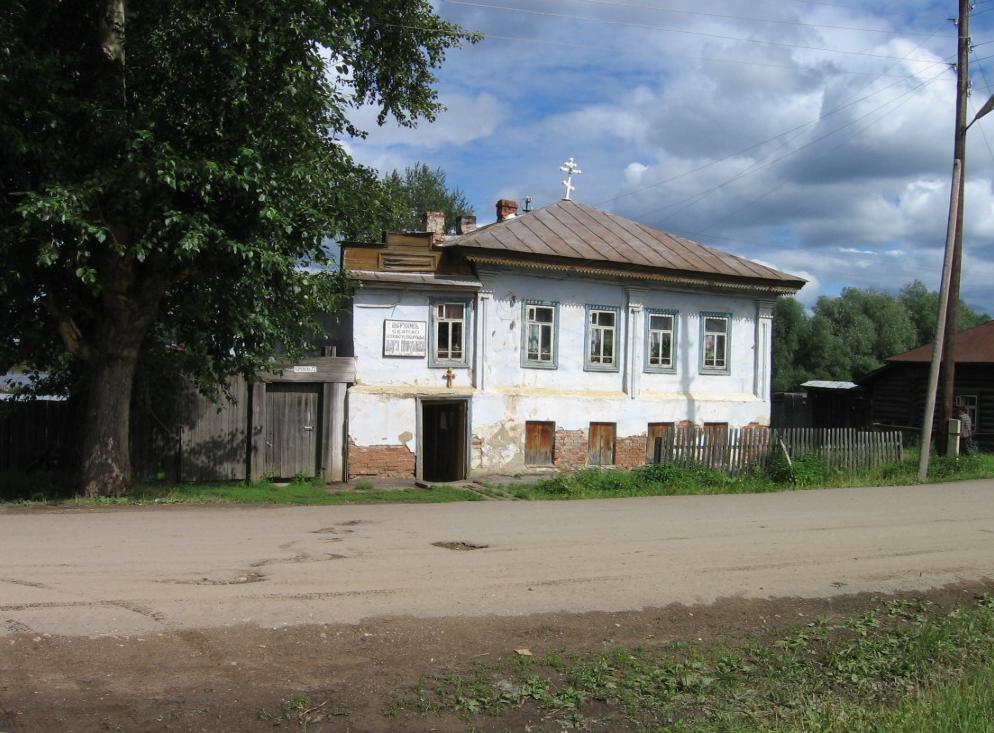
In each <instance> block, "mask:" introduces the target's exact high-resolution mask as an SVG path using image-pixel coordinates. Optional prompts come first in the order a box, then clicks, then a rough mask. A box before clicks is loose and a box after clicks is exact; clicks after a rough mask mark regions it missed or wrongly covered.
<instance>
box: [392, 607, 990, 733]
mask: <svg viewBox="0 0 994 733" xmlns="http://www.w3.org/2000/svg"><path fill="white" fill-rule="evenodd" d="M519 651H520V652H522V653H523V654H524V655H522V656H517V657H515V658H513V659H511V660H506V661H505V662H503V663H502V664H491V665H477V666H476V668H475V671H471V672H469V673H462V674H460V673H450V674H443V675H440V676H437V677H433V678H426V679H424V680H423V681H422V683H421V684H420V685H419V686H418V687H416V688H413V689H411V690H409V691H407V692H406V693H404V694H402V695H401V696H400V697H399V698H398V700H397V701H396V702H395V705H394V707H393V708H392V712H393V713H394V714H395V715H412V714H419V715H420V716H422V717H426V718H429V719H430V718H431V717H432V716H435V715H439V714H448V713H453V712H454V713H458V714H460V715H462V716H463V717H464V718H465V719H467V722H471V724H472V725H471V727H475V724H477V723H481V722H483V721H485V720H486V718H487V717H488V716H501V715H502V714H505V713H507V712H509V711H511V710H512V709H521V708H524V709H526V710H530V711H531V712H532V713H534V715H535V716H536V717H537V716H541V717H542V718H544V719H555V720H558V721H559V722H560V724H561V725H563V726H565V727H579V728H590V729H593V730H640V731H657V730H658V731H662V730H666V731H673V732H674V733H682V732H687V733H689V732H690V731H695V732H700V733H707V732H710V731H715V732H716V731H727V732H728V733H745V732H746V731H764V732H769V733H774V732H776V733H786V731H811V732H812V733H814V732H816V731H817V732H818V733H871V732H878V731H888V732H892V731H898V732H902V731H906V732H907V733H911V732H912V731H915V732H922V731H935V733H939V732H940V731H941V732H943V733H944V732H946V731H961V732H962V733H967V732H972V731H975V732H976V733H981V732H983V733H986V732H987V731H990V730H992V729H994V596H991V595H984V596H981V597H980V598H979V599H978V601H977V604H976V606H974V607H972V608H959V609H955V610H952V611H949V612H945V613H937V612H935V611H934V610H933V609H932V608H931V604H929V603H928V602H927V601H921V600H893V601H888V602H886V603H884V604H883V605H881V606H880V607H879V608H878V609H876V610H871V611H869V612H867V613H864V614H860V615H856V616H852V617H849V618H846V619H843V620H841V621H840V620H836V621H834V622H828V621H827V620H824V619H819V620H816V621H814V622H812V623H809V624H807V625H806V626H803V627H799V628H796V629H794V630H793V631H792V632H791V633H788V634H786V635H782V636H780V637H779V638H777V639H775V640H756V641H751V642H748V643H745V644H740V645H736V646H725V645H707V644H698V645H695V644H688V643H685V642H681V643H673V644H671V645H668V646H666V647H662V648H656V649H646V648H640V647H636V648H615V649H612V650H610V651H604V652H597V653H573V652H570V651H564V652H562V653H558V654H547V655H544V656H528V655H527V650H519Z"/></svg>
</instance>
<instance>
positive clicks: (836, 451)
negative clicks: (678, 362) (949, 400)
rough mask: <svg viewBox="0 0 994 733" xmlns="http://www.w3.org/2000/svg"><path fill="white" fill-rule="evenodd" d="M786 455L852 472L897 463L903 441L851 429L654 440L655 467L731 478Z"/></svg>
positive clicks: (685, 434) (737, 431)
mask: <svg viewBox="0 0 994 733" xmlns="http://www.w3.org/2000/svg"><path fill="white" fill-rule="evenodd" d="M784 450H786V451H787V454H788V455H789V456H790V457H791V459H794V458H797V457H800V456H814V457H817V458H819V459H821V460H822V461H824V462H825V464H826V465H827V466H828V467H829V468H833V469H840V470H844V471H850V472H855V471H858V470H861V469H864V468H872V467H874V466H879V465H882V464H885V463H894V462H897V461H900V460H901V455H902V441H901V433H900V431H890V432H870V431H862V430H856V429H855V428H785V429H782V430H775V431H774V430H768V429H766V428H732V429H717V430H716V429H713V428H697V427H694V428H674V429H670V430H667V431H666V432H664V433H663V435H662V436H660V437H657V438H656V444H655V446H654V451H653V462H654V463H674V464H677V465H686V466H691V465H694V466H706V467H708V468H714V469H717V470H720V471H725V472H727V473H732V474H735V473H740V472H742V471H745V470H748V469H749V468H751V467H752V466H754V465H757V464H760V465H762V464H765V463H766V462H767V461H769V459H770V457H771V456H772V455H773V454H774V453H775V452H776V451H781V452H782V451H784Z"/></svg>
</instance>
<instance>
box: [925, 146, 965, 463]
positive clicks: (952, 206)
mask: <svg viewBox="0 0 994 733" xmlns="http://www.w3.org/2000/svg"><path fill="white" fill-rule="evenodd" d="M960 180H961V178H960V169H959V161H958V160H954V161H953V180H952V184H951V185H950V187H949V221H948V222H947V223H946V254H945V257H944V258H943V260H942V285H941V286H940V288H939V317H938V321H937V322H936V326H935V342H934V343H933V344H932V361H931V364H930V365H929V369H928V389H927V390H926V392H925V416H924V418H923V419H922V432H921V436H922V439H921V450H920V451H919V454H918V480H919V481H924V480H925V479H926V477H927V476H928V460H929V457H930V456H929V446H930V445H931V444H932V421H933V420H934V419H935V393H936V387H937V385H938V382H939V360H940V359H941V358H942V344H943V341H944V339H943V337H944V336H945V333H946V306H947V305H948V302H949V301H948V298H947V297H946V296H947V295H948V294H949V276H950V275H951V274H952V265H953V244H954V242H955V241H956V219H957V217H958V215H959V210H960V204H961V203H962V202H961V201H960V198H959V195H960V187H959V182H960ZM936 442H938V436H937V437H936Z"/></svg>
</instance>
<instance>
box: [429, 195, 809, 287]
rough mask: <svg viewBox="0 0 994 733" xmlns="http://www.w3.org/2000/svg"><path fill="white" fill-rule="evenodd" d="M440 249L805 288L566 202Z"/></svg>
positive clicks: (792, 278) (785, 275) (796, 279)
mask: <svg viewBox="0 0 994 733" xmlns="http://www.w3.org/2000/svg"><path fill="white" fill-rule="evenodd" d="M442 246H444V247H458V248H464V249H467V250H470V249H478V250H487V251H489V252H491V253H497V252H503V253H507V254H509V255H511V254H517V255H534V256H538V257H555V258H568V259H570V260H582V261H585V262H588V263H590V262H593V263H604V264H606V265H624V266H627V267H628V268H631V267H632V266H636V267H639V268H648V269H655V270H665V271H669V272H675V273H688V274H697V275H705V276H719V277H721V278H726V279H727V278H731V279H735V280H740V279H741V280H749V281H753V282H755V281H762V282H763V283H764V284H766V285H772V286H775V287H777V288H779V289H782V290H783V291H785V292H796V291H797V290H799V289H800V288H801V287H803V285H804V283H805V281H804V280H803V279H802V278H800V277H797V276H796V275H791V274H788V273H785V272H780V271H779V270H774V269H773V268H772V267H766V266H765V265H761V264H759V263H758V262H753V261H752V260H748V259H746V258H744V257H739V256H737V255H733V254H729V253H728V252H722V251H721V250H718V249H714V248H713V247H708V246H707V245H704V244H701V243H699V242H694V241H693V240H690V239H685V238H683V237H678V236H676V235H674V234H669V233H667V232H664V231H661V230H659V229H653V228H651V227H647V226H645V225H644V224H639V223H638V222H636V221H632V220H631V219H625V218H624V217H621V216H617V215H616V214H609V213H608V212H606V211H601V210H600V209H595V208H593V207H591V206H585V205H583V204H578V203H576V202H575V201H569V200H562V201H559V202H557V203H555V204H552V205H551V206H546V207H545V208H542V209H537V210H535V211H533V212H530V213H527V214H522V215H519V216H515V217H512V218H509V219H505V220H504V221H499V222H496V223H494V224H490V225H488V226H485V227H481V228H479V229H477V230H475V231H473V232H470V233H468V234H463V235H460V236H457V237H452V238H451V239H449V240H448V241H446V242H445V243H444V245H442Z"/></svg>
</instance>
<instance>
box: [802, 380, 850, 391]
mask: <svg viewBox="0 0 994 733" xmlns="http://www.w3.org/2000/svg"><path fill="white" fill-rule="evenodd" d="M801 386H802V387H808V388H809V389H856V387H858V386H859V385H858V384H856V383H855V382H833V381H831V380H829V379H810V380H808V381H807V382H805V383H804V384H802V385H801Z"/></svg>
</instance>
